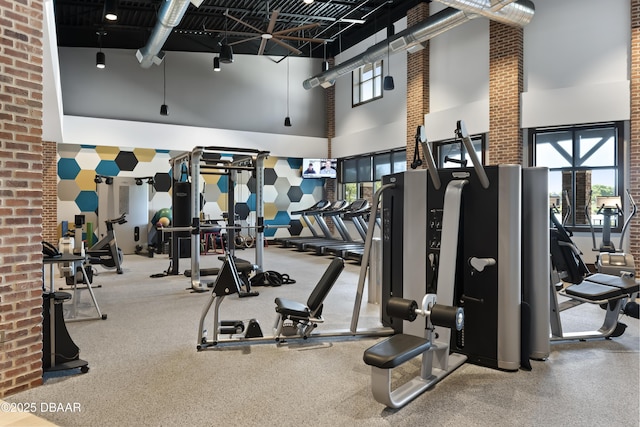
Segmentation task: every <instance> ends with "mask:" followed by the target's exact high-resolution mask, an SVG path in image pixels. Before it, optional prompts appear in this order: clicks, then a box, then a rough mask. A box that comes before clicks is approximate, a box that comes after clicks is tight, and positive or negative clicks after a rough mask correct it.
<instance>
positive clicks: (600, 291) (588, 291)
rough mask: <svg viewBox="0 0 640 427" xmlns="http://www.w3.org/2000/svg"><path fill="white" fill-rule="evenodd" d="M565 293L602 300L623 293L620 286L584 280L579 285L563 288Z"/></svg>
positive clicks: (587, 298)
mask: <svg viewBox="0 0 640 427" xmlns="http://www.w3.org/2000/svg"><path fill="white" fill-rule="evenodd" d="M565 292H566V293H567V295H573V296H576V297H580V298H584V299H586V300H589V301H603V300H607V299H611V298H616V297H619V296H621V295H622V294H623V292H622V290H621V289H620V288H616V287H613V286H607V285H601V284H599V283H595V282H589V281H586V280H585V281H584V282H582V283H580V284H579V285H571V286H569V287H568V288H566V289H565Z"/></svg>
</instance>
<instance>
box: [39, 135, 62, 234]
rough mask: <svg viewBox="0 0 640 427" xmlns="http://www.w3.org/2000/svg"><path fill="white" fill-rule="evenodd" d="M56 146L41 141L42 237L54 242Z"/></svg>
mask: <svg viewBox="0 0 640 427" xmlns="http://www.w3.org/2000/svg"><path fill="white" fill-rule="evenodd" d="M57 152H58V146H57V144H56V143H55V142H50V141H44V142H43V143H42V155H43V158H42V161H43V175H42V193H43V194H42V239H43V240H46V241H47V242H51V243H53V244H55V242H57V241H58V239H59V236H58V162H57V161H56V160H57Z"/></svg>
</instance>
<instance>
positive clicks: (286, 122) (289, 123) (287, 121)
mask: <svg viewBox="0 0 640 427" xmlns="http://www.w3.org/2000/svg"><path fill="white" fill-rule="evenodd" d="M284 125H285V126H286V127H288V128H289V127H291V117H289V57H288V56H287V117H285V118H284Z"/></svg>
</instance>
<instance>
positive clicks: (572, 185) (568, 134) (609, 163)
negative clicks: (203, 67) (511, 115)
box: [529, 123, 627, 231]
mask: <svg viewBox="0 0 640 427" xmlns="http://www.w3.org/2000/svg"><path fill="white" fill-rule="evenodd" d="M622 133H623V127H622V123H606V124H599V125H588V126H571V127H564V128H554V129H533V130H532V132H530V138H531V141H530V144H529V146H530V147H531V150H532V151H533V152H532V153H531V154H532V155H531V158H532V159H533V161H534V164H535V165H536V166H547V167H548V168H549V205H550V206H553V205H555V206H556V207H557V208H558V214H557V215H558V219H559V220H561V221H562V220H563V219H564V221H566V223H565V225H566V226H567V227H570V228H571V227H578V228H580V227H588V226H589V217H588V216H587V215H586V214H585V211H586V210H587V206H588V205H589V204H590V209H589V210H588V213H589V216H590V219H591V224H593V226H594V227H598V226H601V225H602V223H603V219H604V217H603V215H602V214H599V213H598V208H597V206H596V198H597V197H598V196H619V197H621V201H622V204H623V206H626V204H627V201H626V200H625V198H624V195H623V194H622V189H621V187H622V186H621V182H622V176H623V175H622V173H623V171H622V164H623V162H622V159H621V155H622V153H621V151H622V149H621V148H622V145H621V144H622V142H621V141H622V140H623V138H622ZM569 205H570V206H569ZM619 219H620V217H616V216H614V217H612V218H611V226H612V228H613V229H614V230H617V231H619V230H620V227H621V222H622V221H619Z"/></svg>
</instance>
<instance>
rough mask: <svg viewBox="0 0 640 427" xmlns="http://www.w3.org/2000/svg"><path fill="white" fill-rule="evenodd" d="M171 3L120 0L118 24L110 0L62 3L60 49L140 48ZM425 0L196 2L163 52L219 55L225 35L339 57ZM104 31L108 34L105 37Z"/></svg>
mask: <svg viewBox="0 0 640 427" xmlns="http://www.w3.org/2000/svg"><path fill="white" fill-rule="evenodd" d="M164 1H167V0H119V1H118V20H117V21H116V22H115V23H113V22H109V21H106V20H105V19H104V18H103V6H104V0H55V1H54V7H55V15H56V31H57V38H58V46H64V47H98V45H99V43H101V44H102V47H103V48H117V49H139V48H141V47H143V46H144V45H145V44H146V43H147V40H148V39H149V36H150V34H151V32H152V30H153V28H154V27H155V26H156V23H157V16H158V11H159V10H160V7H161V6H162V4H163V3H164ZM422 1H430V0H422ZM420 2H421V0H392V1H389V0H315V1H314V2H313V3H311V4H305V3H304V2H303V0H275V1H265V0H203V1H202V4H201V5H200V6H199V7H195V6H194V5H192V4H191V5H189V7H188V9H187V11H186V13H185V15H184V17H183V18H182V20H181V21H180V23H179V24H178V25H177V26H176V27H175V28H174V29H173V30H172V32H171V35H170V36H169V38H168V39H167V40H166V42H165V43H164V46H163V50H166V51H184V52H220V44H221V42H222V41H223V40H225V37H226V42H227V43H228V44H231V45H232V46H233V50H234V52H235V53H240V54H253V55H255V54H259V53H262V54H264V55H273V56H284V55H288V54H293V55H301V56H313V57H315V58H323V57H324V56H325V55H326V57H332V56H334V55H335V54H337V53H339V52H340V51H342V50H345V49H347V48H349V47H351V46H353V45H354V44H356V43H358V42H360V41H362V40H364V39H365V38H367V37H369V36H371V35H372V34H374V33H375V32H377V31H380V30H382V29H384V28H386V27H388V26H389V24H390V23H391V22H394V21H397V20H399V19H400V18H402V17H404V16H406V11H407V10H408V9H409V8H411V7H413V6H415V5H416V4H418V3H420ZM274 11H277V12H275V13H274ZM227 14H228V15H227ZM225 30H226V32H225ZM98 33H103V34H104V35H103V36H102V37H101V41H99V36H98ZM270 36H271V37H270ZM306 39H314V41H312V42H309V41H308V40H306ZM323 41H326V43H324V42H323ZM285 44H286V45H288V46H289V47H287V46H285ZM325 46H326V54H325ZM296 51H299V52H300V53H298V52H296Z"/></svg>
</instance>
